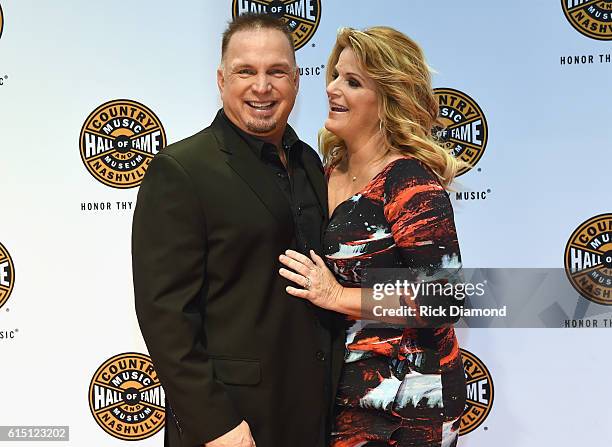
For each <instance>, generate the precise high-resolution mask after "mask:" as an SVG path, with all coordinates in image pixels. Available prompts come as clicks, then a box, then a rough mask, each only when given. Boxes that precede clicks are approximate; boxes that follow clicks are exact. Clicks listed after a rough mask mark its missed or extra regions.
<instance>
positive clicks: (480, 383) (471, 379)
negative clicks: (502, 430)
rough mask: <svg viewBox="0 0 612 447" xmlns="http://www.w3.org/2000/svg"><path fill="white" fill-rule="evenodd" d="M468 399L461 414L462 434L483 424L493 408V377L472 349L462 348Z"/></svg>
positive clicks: (460, 431) (460, 429)
mask: <svg viewBox="0 0 612 447" xmlns="http://www.w3.org/2000/svg"><path fill="white" fill-rule="evenodd" d="M461 358H462V359H463V368H464V370H465V381H466V386H467V400H466V403H465V410H464V412H463V415H462V416H461V426H460V428H459V434H460V435H462V436H463V435H467V434H468V433H470V432H472V431H474V430H476V429H477V428H478V427H480V426H481V425H482V423H483V422H484V421H485V419H486V418H487V416H489V413H490V412H491V408H493V397H494V394H495V392H494V387H493V378H492V377H491V373H490V372H489V370H488V369H487V367H486V365H485V364H484V362H483V361H482V360H480V359H479V358H478V357H476V356H475V355H474V354H472V353H471V352H470V351H467V350H465V349H461Z"/></svg>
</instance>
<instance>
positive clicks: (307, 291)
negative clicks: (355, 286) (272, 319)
mask: <svg viewBox="0 0 612 447" xmlns="http://www.w3.org/2000/svg"><path fill="white" fill-rule="evenodd" d="M311 258H312V259H311ZM278 259H279V260H280V262H282V263H283V264H284V265H285V266H286V267H288V268H281V269H280V270H279V271H278V272H279V273H280V275H281V276H282V277H283V278H287V279H288V280H289V281H293V282H294V283H296V284H297V285H298V286H300V288H296V287H291V286H287V289H286V290H287V293H289V294H291V295H293V296H297V297H298V298H305V299H307V300H308V301H310V302H311V303H312V304H314V305H315V306H318V307H322V308H323V309H328V310H338V309H339V307H340V306H339V305H340V298H341V296H342V292H343V291H344V287H342V286H341V285H340V284H339V283H338V281H336V278H335V277H334V274H333V273H332V272H331V271H330V270H329V269H328V268H327V266H326V265H325V262H324V261H323V259H321V257H320V256H319V255H317V254H316V253H315V252H314V251H312V250H310V258H308V257H307V256H304V255H303V254H301V253H298V252H297V251H294V250H287V251H286V252H285V254H283V255H280V256H279V257H278ZM289 269H290V270H289Z"/></svg>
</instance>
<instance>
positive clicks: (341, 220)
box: [324, 157, 466, 447]
mask: <svg viewBox="0 0 612 447" xmlns="http://www.w3.org/2000/svg"><path fill="white" fill-rule="evenodd" d="M324 251H325V260H326V262H327V264H328V266H329V267H330V268H331V269H332V271H333V272H334V273H335V274H336V278H337V279H338V280H339V282H340V283H341V284H342V285H344V286H346V287H359V286H360V285H361V280H362V278H363V274H364V269H368V268H402V267H409V268H411V269H421V268H422V269H424V270H428V271H430V272H431V270H432V269H446V268H457V267H460V265H461V256H460V253H459V245H458V242H457V233H456V230H455V224H454V220H453V210H452V207H451V203H450V200H449V198H448V195H447V193H446V191H445V190H444V188H443V187H442V186H441V185H440V183H439V182H438V180H437V179H436V177H435V176H434V174H433V173H432V172H431V171H430V170H429V169H428V168H427V167H425V165H424V164H422V163H421V162H420V161H418V160H416V159H414V158H409V157H406V158H400V159H397V160H394V161H392V162H391V163H389V164H388V165H387V166H386V167H385V168H384V169H383V170H382V171H381V172H380V173H378V174H377V175H376V176H375V177H374V178H373V179H372V180H371V181H370V183H368V185H367V186H366V187H365V188H364V189H363V190H362V191H361V192H359V193H357V194H355V195H354V196H352V197H350V198H348V199H347V200H345V201H344V202H342V203H340V204H339V205H338V206H337V208H336V209H335V210H334V212H333V214H332V215H331V217H330V222H329V226H328V228H327V230H326V232H325V236H324ZM374 323H375V324H374ZM347 327H348V329H347V340H346V357H345V363H344V367H343V372H342V376H341V378H340V385H339V388H338V394H337V397H336V415H335V427H334V430H333V433H332V446H333V447H374V446H376V447H378V446H389V445H392V446H397V447H406V446H410V447H417V446H418V447H423V446H432V447H433V446H436V447H438V446H443V447H451V446H455V445H456V443H457V437H458V433H459V424H460V418H461V414H462V412H463V409H464V406H465V394H466V388H465V376H464V370H463V363H462V360H461V354H460V351H459V346H458V344H457V339H456V337H455V332H454V330H453V328H452V326H451V327H441V328H420V329H414V328H406V327H401V326H399V325H393V324H382V325H381V323H380V322H373V321H368V320H349V321H348V322H347Z"/></svg>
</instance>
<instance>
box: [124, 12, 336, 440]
mask: <svg viewBox="0 0 612 447" xmlns="http://www.w3.org/2000/svg"><path fill="white" fill-rule="evenodd" d="M221 54H222V57H221V65H220V68H219V70H218V73H217V79H218V86H219V90H220V92H221V98H222V101H223V109H222V110H220V111H219V112H218V114H217V116H216V118H215V119H214V121H213V123H212V124H211V126H210V127H208V128H206V129H204V130H203V131H201V132H200V133H198V134H196V135H194V136H192V137H190V138H188V139H186V140H184V141H181V142H179V143H176V144H173V145H171V146H169V147H167V148H166V149H164V150H163V151H162V152H161V153H160V154H158V155H157V156H156V157H155V159H154V160H153V161H152V162H151V165H150V166H149V168H148V171H147V175H146V176H145V178H144V180H143V182H142V185H141V187H140V191H139V194H138V203H137V206H136V210H135V213H134V226H133V235H132V236H133V241H132V253H133V271H134V289H135V297H136V311H137V314H138V320H139V323H140V326H141V330H142V333H143V336H144V339H145V341H146V343H147V347H148V349H149V353H150V355H151V357H152V359H153V362H154V364H155V367H156V370H157V373H158V375H159V378H160V380H161V383H162V385H163V387H164V389H165V392H166V396H167V412H166V413H167V419H166V445H167V446H171V447H174V446H183V447H184V446H188V447H192V446H199V445H205V446H207V447H230V446H231V447H251V446H254V445H257V446H258V447H277V446H278V447H281V446H282V447H287V446H292V447H300V446H303V447H313V446H317V447H323V446H326V445H327V441H326V440H325V437H326V431H328V429H329V427H328V426H326V424H328V423H329V408H330V406H331V404H332V401H333V395H334V391H335V385H336V383H337V377H338V375H339V368H340V366H341V364H342V355H343V332H342V331H341V330H340V329H339V328H338V326H339V325H337V324H334V317H332V316H331V315H329V314H326V313H324V312H322V311H320V310H318V309H316V308H315V307H314V306H311V305H310V304H309V303H308V302H307V301H305V300H300V299H296V298H294V297H291V296H289V295H288V294H287V293H286V292H285V287H286V286H287V285H288V282H287V281H286V280H284V279H283V278H282V277H281V276H280V275H279V274H278V269H279V267H280V263H279V261H278V256H279V255H280V254H281V253H283V252H284V251H285V250H286V249H287V248H293V249H295V250H299V251H301V252H302V253H306V254H307V253H308V250H310V249H313V250H315V251H316V252H319V253H320V252H321V249H320V244H321V242H320V240H321V232H322V230H323V228H324V225H325V223H326V220H327V196H326V188H325V181H324V178H323V173H322V167H321V162H320V159H319V157H318V156H317V154H316V153H315V152H314V151H313V150H312V149H311V148H310V147H309V146H308V145H306V144H305V143H303V142H301V141H300V140H299V139H298V138H297V136H296V135H295V132H294V131H293V130H292V129H291V128H290V127H289V126H287V119H288V117H289V113H290V112H291V109H292V108H293V105H294V102H295V98H296V94H297V91H298V85H299V72H298V70H297V67H296V62H295V51H294V48H293V43H292V40H291V35H290V34H289V32H288V31H287V29H286V28H285V27H284V26H283V24H282V22H281V21H279V20H278V19H275V18H273V17H271V16H266V15H248V16H241V17H238V18H236V19H235V20H234V21H233V22H232V23H230V25H229V27H228V29H227V30H226V31H225V33H224V36H223V43H222V52H221ZM332 371H333V373H332Z"/></svg>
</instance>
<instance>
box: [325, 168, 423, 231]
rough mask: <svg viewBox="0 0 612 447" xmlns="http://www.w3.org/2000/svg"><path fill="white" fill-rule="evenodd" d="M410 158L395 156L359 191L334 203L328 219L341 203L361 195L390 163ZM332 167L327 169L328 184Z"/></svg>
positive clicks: (331, 217)
mask: <svg viewBox="0 0 612 447" xmlns="http://www.w3.org/2000/svg"><path fill="white" fill-rule="evenodd" d="M409 159H412V157H400V158H396V159H395V160H391V161H390V162H389V163H387V164H386V165H385V166H384V167H383V168H382V169H381V170H380V172H378V173H377V174H376V175H375V176H374V177H372V178H371V179H370V181H369V182H368V183H366V185H365V186H364V187H363V188H361V189H360V190H359V191H357V192H356V193H355V194H353V195H352V196H349V197H347V198H346V199H344V200H342V201H341V202H338V204H337V205H336V207H335V208H334V209H333V211H332V212H331V213H330V214H329V221H330V222H331V220H332V219H333V218H334V215H335V214H336V210H337V209H338V208H340V207H341V206H342V205H344V204H345V203H346V202H348V201H349V200H351V199H352V198H354V197H356V196H358V195H363V193H364V192H365V191H367V190H368V189H369V188H370V186H371V184H372V183H373V182H374V180H376V179H377V178H378V177H379V176H380V175H381V174H382V173H384V172H385V171H387V169H389V168H390V167H391V165H393V164H394V163H395V162H396V161H399V160H409ZM332 171H333V169H331V170H330V171H329V176H328V178H327V182H328V184H329V179H330V178H331V173H332Z"/></svg>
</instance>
